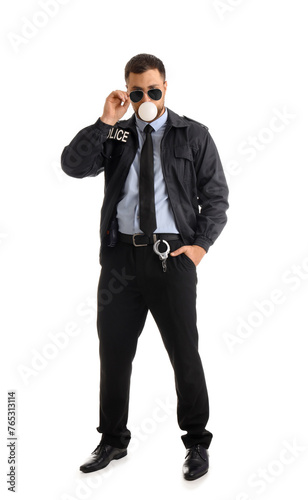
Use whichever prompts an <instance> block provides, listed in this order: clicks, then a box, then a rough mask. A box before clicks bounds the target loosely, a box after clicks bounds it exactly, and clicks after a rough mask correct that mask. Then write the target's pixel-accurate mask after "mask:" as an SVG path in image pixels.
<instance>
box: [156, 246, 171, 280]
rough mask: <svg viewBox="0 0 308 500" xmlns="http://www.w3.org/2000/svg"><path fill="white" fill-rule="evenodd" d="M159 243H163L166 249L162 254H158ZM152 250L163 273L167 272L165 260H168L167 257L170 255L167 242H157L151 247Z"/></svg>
mask: <svg viewBox="0 0 308 500" xmlns="http://www.w3.org/2000/svg"><path fill="white" fill-rule="evenodd" d="M160 243H165V245H166V247H167V248H166V250H165V251H164V252H160V251H159V250H158V247H159V244H160ZM153 250H154V252H155V253H156V254H157V255H158V257H159V259H160V260H161V261H162V266H163V271H164V273H165V272H166V271H167V259H168V255H169V253H170V245H169V243H168V241H166V240H157V241H156V242H155V243H154V245H153Z"/></svg>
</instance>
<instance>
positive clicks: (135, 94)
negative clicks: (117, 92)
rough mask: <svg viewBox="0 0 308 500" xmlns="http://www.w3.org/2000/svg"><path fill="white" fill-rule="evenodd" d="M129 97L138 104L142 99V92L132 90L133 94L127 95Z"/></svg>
mask: <svg viewBox="0 0 308 500" xmlns="http://www.w3.org/2000/svg"><path fill="white" fill-rule="evenodd" d="M129 97H130V100H131V101H133V102H139V101H141V99H142V97H143V92H142V90H133V92H131V93H130V94H129Z"/></svg>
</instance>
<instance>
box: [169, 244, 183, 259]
mask: <svg viewBox="0 0 308 500" xmlns="http://www.w3.org/2000/svg"><path fill="white" fill-rule="evenodd" d="M185 251H186V247H185V246H184V247H180V248H178V249H177V250H174V252H171V253H170V255H172V257H177V256H178V255H180V254H181V253H184V252H185Z"/></svg>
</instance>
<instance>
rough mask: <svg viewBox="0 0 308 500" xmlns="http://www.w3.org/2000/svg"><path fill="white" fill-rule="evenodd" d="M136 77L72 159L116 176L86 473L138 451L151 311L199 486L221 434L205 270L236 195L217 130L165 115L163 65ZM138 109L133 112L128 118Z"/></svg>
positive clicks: (66, 164) (137, 69)
mask: <svg viewBox="0 0 308 500" xmlns="http://www.w3.org/2000/svg"><path fill="white" fill-rule="evenodd" d="M125 81H126V91H122V90H115V91H113V92H111V94H110V95H109V96H108V97H107V99H106V102H105V106H104V110H103V114H102V116H101V117H100V118H99V119H98V120H97V121H96V122H95V123H94V124H93V125H90V126H88V127H86V128H84V129H82V130H81V131H80V132H79V133H78V134H77V135H76V137H75V138H74V139H73V140H72V141H71V143H70V144H69V145H68V146H66V147H65V148H64V151H63V153H62V157H61V164H62V169H63V170H64V172H65V173H66V174H68V175H70V176H72V177H77V178H83V177H86V176H96V175H98V174H99V173H100V172H103V171H104V175H105V196H104V202H103V206H102V211H101V223H100V237H101V246H100V252H99V261H100V264H101V266H102V267H101V273H100V278H99V283H98V295H97V330H98V336H99V353H100V366H101V371H100V414H99V426H98V427H97V431H98V432H99V433H102V436H101V441H100V443H99V445H98V446H97V448H96V449H95V450H94V451H93V452H92V455H91V457H90V459H89V460H87V461H86V462H85V463H84V464H83V465H82V466H81V467H80V470H81V471H83V472H92V471H96V470H99V469H102V468H103V467H106V466H107V465H108V464H109V463H110V461H111V460H114V459H119V458H122V457H124V456H125V455H126V454H127V447H128V445H129V441H130V438H131V433H130V431H129V429H128V428H127V426H126V424H127V419H128V407H129V390H130V377H131V370H132V361H133V359H134V356H135V353H136V348H137V341H138V337H139V335H140V334H141V332H142V329H143V327H144V324H145V320H146V316H147V313H148V311H149V310H150V312H151V313H152V315H153V317H154V320H155V322H156V324H157V326H158V328H159V331H160V334H161V336H162V340H163V342H164V345H165V348H166V349H167V352H168V355H169V358H170V361H171V363H172V366H173V369H174V376H175V388H176V393H177V401H178V405H177V419H178V424H179V427H180V428H181V429H182V430H184V431H186V434H185V435H183V436H182V437H181V439H182V441H183V444H184V446H185V447H186V450H187V451H186V456H185V462H184V465H183V474H184V477H185V479H187V480H194V479H197V478H199V477H201V476H203V475H204V474H205V473H206V472H207V471H208V467H209V464H208V448H209V446H210V443H211V440H212V437H213V434H212V433H211V432H210V431H208V430H207V429H206V428H205V427H206V424H207V421H208V418H209V403H208V394H207V387H206V382H205V377H204V372H203V367H202V362H201V359H200V356H199V353H198V331H197V326H196V285H197V272H196V267H197V265H198V264H199V263H200V261H201V259H202V258H203V257H204V255H205V254H206V253H207V252H208V250H209V247H210V246H211V245H212V244H213V243H214V241H215V240H216V238H217V237H218V236H219V234H220V233H221V231H222V229H223V227H224V226H225V224H226V222H227V217H226V210H227V208H228V201H227V198H228V187H227V184H226V179H225V176H224V172H223V168H222V165H221V162H220V158H219V154H218V152H217V149H216V146H215V144H214V142H213V139H212V137H211V135H210V134H209V132H208V128H207V127H206V126H204V125H202V124H200V123H197V122H195V121H194V120H191V119H189V118H187V117H180V116H179V115H177V114H176V113H174V112H173V111H171V110H170V109H167V108H166V107H165V95H166V91H167V82H166V76H165V68H164V65H163V63H162V61H161V60H160V59H158V58H157V57H155V56H152V55H149V54H139V55H137V56H135V57H133V58H132V59H131V60H130V61H129V62H128V63H127V65H126V67H125ZM189 95H190V94H189ZM145 103H146V104H145ZM149 103H151V104H149ZM130 104H131V105H132V107H133V110H134V115H133V116H132V117H131V118H129V119H128V120H121V118H122V117H123V116H124V114H125V113H126V111H127V110H128V107H129V105H130ZM153 105H154V106H153ZM151 110H152V111H153V110H154V114H153V115H151V113H152V111H151ZM169 249H170V253H168V251H169Z"/></svg>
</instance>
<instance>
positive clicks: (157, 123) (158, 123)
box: [136, 108, 168, 132]
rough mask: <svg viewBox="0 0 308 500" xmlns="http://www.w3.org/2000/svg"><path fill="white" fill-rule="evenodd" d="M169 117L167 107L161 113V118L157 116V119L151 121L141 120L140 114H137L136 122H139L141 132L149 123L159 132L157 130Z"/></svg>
mask: <svg viewBox="0 0 308 500" xmlns="http://www.w3.org/2000/svg"><path fill="white" fill-rule="evenodd" d="M167 118H168V110H167V108H165V112H164V114H163V115H161V116H160V117H159V118H157V119H156V120H154V121H153V122H151V123H148V122H145V121H143V120H140V118H138V116H137V115H136V124H137V127H138V128H139V130H141V132H143V131H144V129H145V127H146V126H147V125H151V127H153V129H154V131H155V132H157V130H158V129H160V127H162V126H163V125H164V124H165V123H166V121H167Z"/></svg>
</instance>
